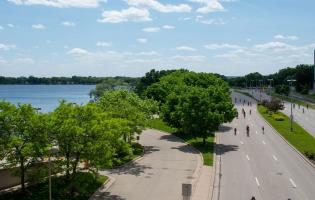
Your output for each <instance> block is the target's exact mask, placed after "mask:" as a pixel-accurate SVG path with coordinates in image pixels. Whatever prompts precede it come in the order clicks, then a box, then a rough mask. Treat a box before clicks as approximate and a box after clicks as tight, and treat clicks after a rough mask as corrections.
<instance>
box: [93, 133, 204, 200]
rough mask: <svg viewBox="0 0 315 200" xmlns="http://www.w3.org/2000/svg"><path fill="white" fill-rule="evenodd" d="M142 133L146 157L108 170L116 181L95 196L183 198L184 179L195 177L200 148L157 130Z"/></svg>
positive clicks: (143, 199) (135, 199)
mask: <svg viewBox="0 0 315 200" xmlns="http://www.w3.org/2000/svg"><path fill="white" fill-rule="evenodd" d="M140 137H141V139H140V143H141V144H142V145H143V146H144V147H145V149H146V154H145V155H144V157H143V159H141V160H138V161H137V162H135V163H134V164H129V165H127V166H126V167H123V168H121V169H117V170H113V171H110V172H107V173H106V174H109V175H110V176H111V177H114V178H115V182H114V184H113V185H112V186H111V187H110V188H109V189H108V190H107V191H106V192H104V193H102V194H101V195H98V196H97V197H96V198H94V199H114V200H123V199H128V200H161V199H163V200H180V199H182V196H181V190H182V183H189V182H190V181H191V180H192V178H193V177H195V176H194V175H193V174H194V171H195V170H196V168H197V167H198V166H197V165H198V163H200V162H201V157H200V154H199V152H196V151H195V150H194V149H192V148H191V147H190V146H188V145H186V144H185V143H183V142H182V141H181V140H179V139H178V138H176V137H174V136H172V135H167V134H164V133H162V132H159V131H156V130H146V131H144V132H143V133H142V134H141V136H140Z"/></svg>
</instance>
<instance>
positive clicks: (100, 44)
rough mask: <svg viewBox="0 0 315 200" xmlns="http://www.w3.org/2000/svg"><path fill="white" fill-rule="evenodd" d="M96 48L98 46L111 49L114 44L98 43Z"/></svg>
mask: <svg viewBox="0 0 315 200" xmlns="http://www.w3.org/2000/svg"><path fill="white" fill-rule="evenodd" d="M96 46H98V47H110V46H112V43H111V42H97V43H96Z"/></svg>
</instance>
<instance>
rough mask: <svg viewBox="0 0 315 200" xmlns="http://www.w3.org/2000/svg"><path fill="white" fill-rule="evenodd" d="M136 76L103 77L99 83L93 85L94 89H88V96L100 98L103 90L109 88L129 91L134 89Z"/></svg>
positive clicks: (105, 90) (136, 80)
mask: <svg viewBox="0 0 315 200" xmlns="http://www.w3.org/2000/svg"><path fill="white" fill-rule="evenodd" d="M137 82H138V78H129V77H108V78H104V80H103V81H102V82H101V83H98V84H97V85H96V86H95V89H93V90H91V91H90V96H91V97H94V99H96V100H97V99H98V98H100V97H101V96H102V95H103V94H104V93H105V92H107V91H109V90H119V89H126V90H129V91H132V90H134V88H135V86H136V84H137Z"/></svg>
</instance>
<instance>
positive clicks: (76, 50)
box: [67, 48, 89, 56]
mask: <svg viewBox="0 0 315 200" xmlns="http://www.w3.org/2000/svg"><path fill="white" fill-rule="evenodd" d="M67 54H70V55H74V56H82V55H89V52H88V51H87V50H85V49H81V48H73V49H71V50H70V51H68V52H67Z"/></svg>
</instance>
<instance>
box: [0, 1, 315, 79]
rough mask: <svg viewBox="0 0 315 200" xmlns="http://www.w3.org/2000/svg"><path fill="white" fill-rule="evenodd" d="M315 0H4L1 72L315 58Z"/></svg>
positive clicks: (226, 69)
mask: <svg viewBox="0 0 315 200" xmlns="http://www.w3.org/2000/svg"><path fill="white" fill-rule="evenodd" d="M314 8H315V1H314V0H0V76H13V77H16V76H30V75H33V76H39V77H51V76H73V75H78V76H99V77H103V76H132V77H138V76H143V75H144V74H145V73H146V72H148V71H149V70H150V69H156V70H161V69H179V68H185V69H189V70H193V71H197V72H213V73H219V74H223V75H227V76H239V75H244V74H247V73H250V72H256V71H257V72H260V73H262V74H270V73H274V72H277V71H278V70H279V69H281V68H285V67H294V66H295V65H297V64H312V63H313V60H314V59H313V55H314V48H315V34H314V32H315V23H314V19H315V13H314Z"/></svg>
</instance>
